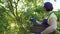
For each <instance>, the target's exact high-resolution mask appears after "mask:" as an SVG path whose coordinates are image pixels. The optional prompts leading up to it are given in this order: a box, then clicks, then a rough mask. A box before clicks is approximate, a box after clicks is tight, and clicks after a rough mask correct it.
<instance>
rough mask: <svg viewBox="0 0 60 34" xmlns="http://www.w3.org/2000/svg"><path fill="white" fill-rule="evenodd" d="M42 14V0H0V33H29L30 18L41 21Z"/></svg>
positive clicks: (44, 14) (58, 14)
mask: <svg viewBox="0 0 60 34" xmlns="http://www.w3.org/2000/svg"><path fill="white" fill-rule="evenodd" d="M56 15H57V16H58V20H59V21H60V18H59V17H60V13H59V12H57V13H56ZM44 16H46V13H45V12H44V10H43V0H0V34H30V31H29V28H30V26H31V25H32V23H31V21H30V18H31V17H34V18H36V19H37V20H38V21H42V19H43V17H44ZM59 29H60V26H59V25H58V29H57V32H58V33H59Z"/></svg>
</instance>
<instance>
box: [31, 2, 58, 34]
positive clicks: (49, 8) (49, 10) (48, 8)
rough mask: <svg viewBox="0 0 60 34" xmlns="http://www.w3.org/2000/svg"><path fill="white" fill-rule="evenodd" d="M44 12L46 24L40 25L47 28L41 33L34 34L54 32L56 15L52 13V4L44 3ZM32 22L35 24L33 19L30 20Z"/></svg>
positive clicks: (40, 33)
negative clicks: (46, 15)
mask: <svg viewBox="0 0 60 34" xmlns="http://www.w3.org/2000/svg"><path fill="white" fill-rule="evenodd" d="M44 10H45V11H46V12H47V14H48V18H47V22H45V23H44V22H42V24H43V25H44V24H48V25H49V26H48V27H47V28H46V29H45V30H43V31H42V32H36V33H35V34H49V33H51V32H54V31H55V30H56V28H57V17H56V15H55V14H54V13H53V11H52V10H53V6H52V3H50V2H46V3H44ZM31 21H32V22H37V23H38V21H36V20H35V19H34V18H31Z"/></svg>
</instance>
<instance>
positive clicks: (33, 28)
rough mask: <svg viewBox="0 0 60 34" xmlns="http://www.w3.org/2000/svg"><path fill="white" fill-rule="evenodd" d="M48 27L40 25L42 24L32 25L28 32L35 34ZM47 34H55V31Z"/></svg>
mask: <svg viewBox="0 0 60 34" xmlns="http://www.w3.org/2000/svg"><path fill="white" fill-rule="evenodd" d="M48 26H49V25H42V24H33V25H32V26H31V27H30V32H31V33H35V32H42V31H43V30H45V29H46V28H47V27H48ZM49 34H56V33H55V31H54V32H52V33H49Z"/></svg>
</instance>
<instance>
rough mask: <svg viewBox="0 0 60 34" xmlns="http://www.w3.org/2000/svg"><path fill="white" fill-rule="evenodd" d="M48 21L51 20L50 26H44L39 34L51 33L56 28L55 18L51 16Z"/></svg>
mask: <svg viewBox="0 0 60 34" xmlns="http://www.w3.org/2000/svg"><path fill="white" fill-rule="evenodd" d="M50 22H51V23H50V26H49V27H48V28H46V29H45V30H44V31H43V32H41V34H48V33H51V32H53V31H55V30H56V28H57V19H55V18H51V19H50Z"/></svg>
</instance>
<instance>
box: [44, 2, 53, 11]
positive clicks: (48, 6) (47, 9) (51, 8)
mask: <svg viewBox="0 0 60 34" xmlns="http://www.w3.org/2000/svg"><path fill="white" fill-rule="evenodd" d="M44 9H45V10H46V11H52V10H53V6H52V3H50V2H46V3H44Z"/></svg>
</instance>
